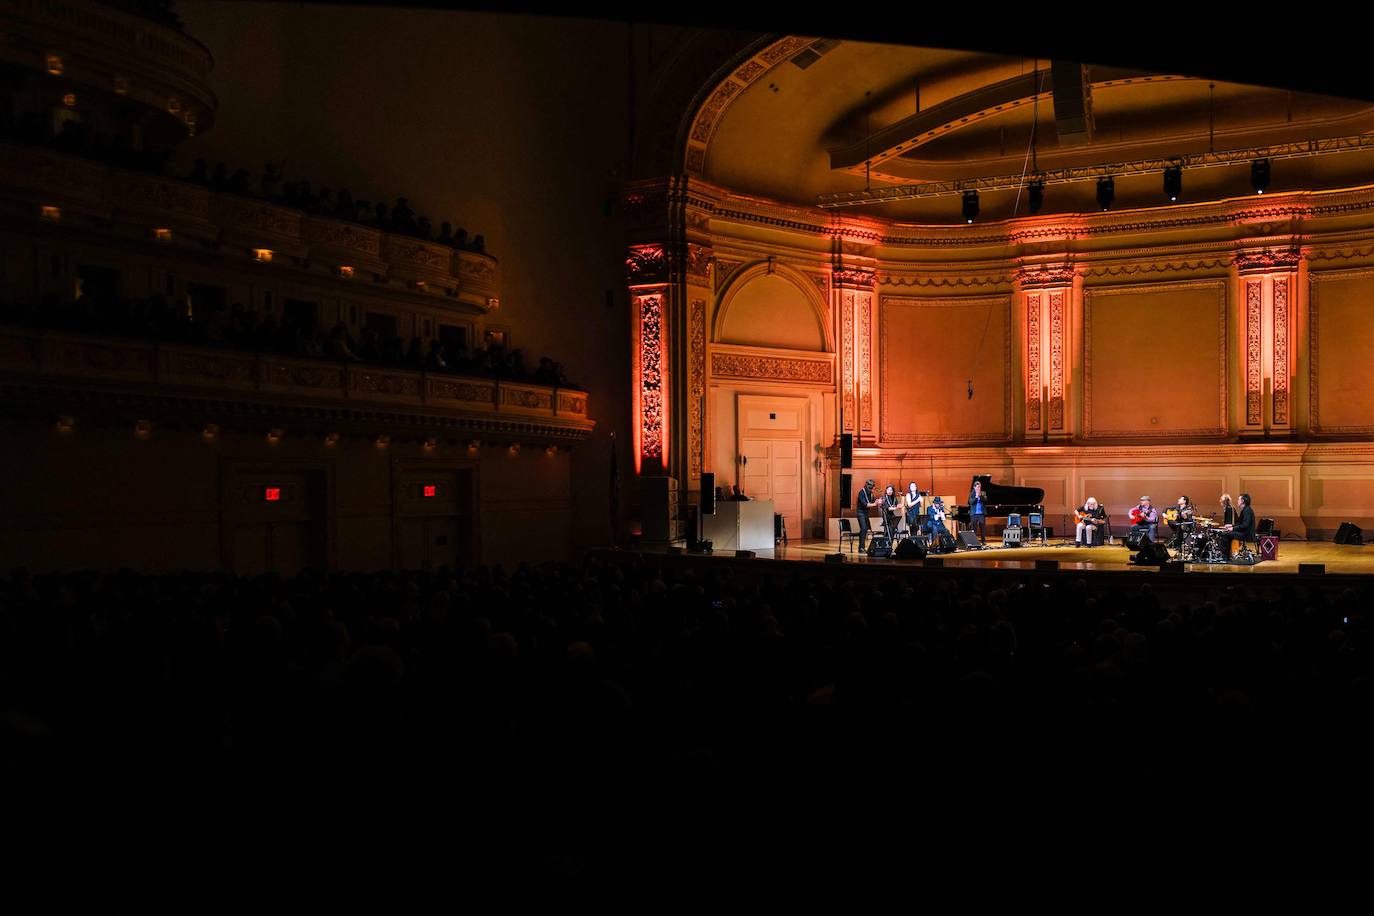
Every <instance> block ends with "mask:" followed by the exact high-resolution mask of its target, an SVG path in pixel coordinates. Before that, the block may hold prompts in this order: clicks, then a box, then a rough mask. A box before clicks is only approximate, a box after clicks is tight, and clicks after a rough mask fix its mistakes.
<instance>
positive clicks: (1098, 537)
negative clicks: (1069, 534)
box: [1073, 496, 1107, 547]
mask: <svg viewBox="0 0 1374 916" xmlns="http://www.w3.org/2000/svg"><path fill="white" fill-rule="evenodd" d="M1073 514H1074V517H1075V518H1076V519H1078V525H1077V527H1075V528H1074V536H1073V545H1074V546H1075V547H1090V546H1093V545H1094V544H1102V543H1105V540H1106V539H1105V537H1104V536H1103V535H1104V531H1103V528H1104V526H1105V525H1106V524H1107V510H1106V509H1105V508H1103V507H1102V506H1100V505H1098V503H1097V499H1096V498H1094V497H1092V496H1089V497H1088V501H1087V502H1085V503H1084V504H1083V505H1082V506H1081V507H1080V508H1078V509H1075V510H1074V513H1073ZM1094 531H1096V532H1097V534H1095V535H1094V534H1093V532H1094Z"/></svg>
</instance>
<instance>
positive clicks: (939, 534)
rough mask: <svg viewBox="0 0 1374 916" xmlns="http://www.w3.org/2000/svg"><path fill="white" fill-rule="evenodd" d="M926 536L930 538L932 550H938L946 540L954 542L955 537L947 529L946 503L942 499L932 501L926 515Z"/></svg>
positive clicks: (936, 498)
mask: <svg viewBox="0 0 1374 916" xmlns="http://www.w3.org/2000/svg"><path fill="white" fill-rule="evenodd" d="M925 532H926V536H927V537H928V538H930V546H931V548H932V549H934V548H937V547H938V546H939V545H940V544H942V543H944V542H945V541H946V540H950V541H952V540H953V539H954V536H953V535H952V534H950V533H949V529H948V528H946V527H945V501H944V500H943V499H941V498H940V497H938V496H937V497H935V498H934V499H932V500H931V501H930V511H929V512H928V513H927V514H926V523H925Z"/></svg>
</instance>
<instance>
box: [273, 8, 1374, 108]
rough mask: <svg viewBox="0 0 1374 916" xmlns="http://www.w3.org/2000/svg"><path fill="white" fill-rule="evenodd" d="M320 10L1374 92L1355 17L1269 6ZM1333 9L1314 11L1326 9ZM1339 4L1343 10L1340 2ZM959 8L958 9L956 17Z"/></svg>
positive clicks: (1350, 93) (1358, 94) (1361, 95)
mask: <svg viewBox="0 0 1374 916" xmlns="http://www.w3.org/2000/svg"><path fill="white" fill-rule="evenodd" d="M298 2H305V3H319V4H320V5H321V6H325V5H337V4H339V3H351V4H355V5H375V6H391V7H396V6H410V7H415V8H425V9H454V10H477V11H485V12H499V13H516V14H526V15H558V16H566V17H573V18H585V19H602V20H606V19H611V20H620V21H625V22H639V23H655V24H664V25H680V26H697V27H714V28H725V29H744V30H754V31H758V32H772V33H790V34H797V35H817V36H825V37H833V38H845V39H853V40H859V41H875V42H884V43H889V44H911V45H918V46H922V47H930V48H952V49H958V50H968V51H986V52H992V53H998V54H1008V55H1013V56H1016V55H1022V56H1026V57H1039V58H1049V59H1057V60H1076V61H1081V62H1083V63H1092V64H1111V65H1115V66H1121V67H1138V68H1140V69H1144V70H1152V71H1154V72H1156V73H1181V74H1187V75H1190V76H1202V77H1210V78H1214V79H1218V80H1225V81H1229V82H1239V83H1250V84H1252V85H1257V86H1272V87H1276V88H1281V89H1293V90H1298V91H1306V92H1317V93H1322V94H1325V95H1336V96H1346V97H1349V98H1358V99H1369V100H1374V78H1371V77H1370V75H1369V62H1368V54H1369V51H1368V35H1367V34H1366V32H1365V30H1364V29H1363V28H1362V27H1359V26H1358V25H1356V23H1355V22H1354V21H1353V20H1352V21H1350V22H1348V23H1347V24H1346V25H1345V26H1342V25H1341V24H1340V23H1339V22H1335V23H1328V24H1327V25H1326V26H1325V27H1324V28H1320V29H1319V28H1317V27H1309V26H1307V25H1306V24H1305V23H1303V22H1294V21H1292V19H1293V17H1292V16H1286V17H1282V19H1281V18H1280V17H1279V16H1277V15H1266V14H1265V13H1264V12H1263V11H1262V10H1261V8H1260V5H1259V4H1251V5H1233V4H1226V5H1221V4H1217V5H1216V6H1215V7H1213V8H1210V9H1209V8H1207V7H1205V6H1203V5H1200V4H1194V5H1191V6H1178V7H1175V6H1172V5H1167V4H1159V5H1156V6H1154V7H1146V6H1143V5H1138V4H1132V5H1126V4H1122V5H1119V6H1118V5H1111V4H1101V5H1094V6H1093V7H1091V8H1089V9H1088V10H1073V9H1071V8H1066V7H1067V5H1064V4H1052V5H1050V6H1047V7H1043V8H1040V9H1039V10H1034V11H1032V10H1031V9H1030V8H1024V12H1022V13H1020V14H1019V18H1018V17H1016V16H1013V14H1010V13H1007V12H1005V8H1004V7H1002V6H1000V5H994V4H988V5H987V7H986V9H981V10H980V9H977V8H972V7H967V6H964V5H962V4H948V5H946V7H945V10H944V11H942V10H941V8H940V7H939V6H937V5H935V4H915V3H913V4H909V5H907V6H906V7H905V8H904V7H903V5H902V4H884V5H883V6H881V7H876V8H875V7H868V8H861V9H860V10H859V12H858V13H857V14H856V15H852V16H841V15H836V13H835V12H834V10H835V7H833V6H831V7H830V9H829V10H826V9H824V8H822V7H820V6H819V5H808V4H801V3H791V4H768V3H760V4H747V3H733V4H704V3H693V4H683V3H672V2H660V3H654V2H647V3H639V4H636V5H634V6H633V7H631V6H628V5H625V6H617V5H613V4H603V5H600V6H592V7H589V8H586V7H584V8H583V9H584V10H585V11H583V12H578V11H574V10H570V9H569V8H568V7H569V5H568V4H552V3H536V2H522V0H510V2H472V0H403V2H397V0H298ZM1322 12H1326V11H1314V15H1320V14H1321V13H1322ZM1330 12H1334V9H1332V10H1330ZM956 13H958V14H959V15H956Z"/></svg>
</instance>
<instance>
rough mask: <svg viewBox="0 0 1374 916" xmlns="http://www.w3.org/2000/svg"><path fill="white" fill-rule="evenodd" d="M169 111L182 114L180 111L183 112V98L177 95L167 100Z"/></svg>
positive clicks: (169, 112)
mask: <svg viewBox="0 0 1374 916" xmlns="http://www.w3.org/2000/svg"><path fill="white" fill-rule="evenodd" d="M167 113H168V114H180V113H181V99H179V98H177V97H176V96H172V97H171V98H170V99H168V100H167Z"/></svg>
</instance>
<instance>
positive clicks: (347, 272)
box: [339, 264, 353, 280]
mask: <svg viewBox="0 0 1374 916" xmlns="http://www.w3.org/2000/svg"><path fill="white" fill-rule="evenodd" d="M339 276H340V277H343V278H344V279H345V280H352V279H353V268H352V267H349V266H348V265H347V264H340V265H339Z"/></svg>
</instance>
